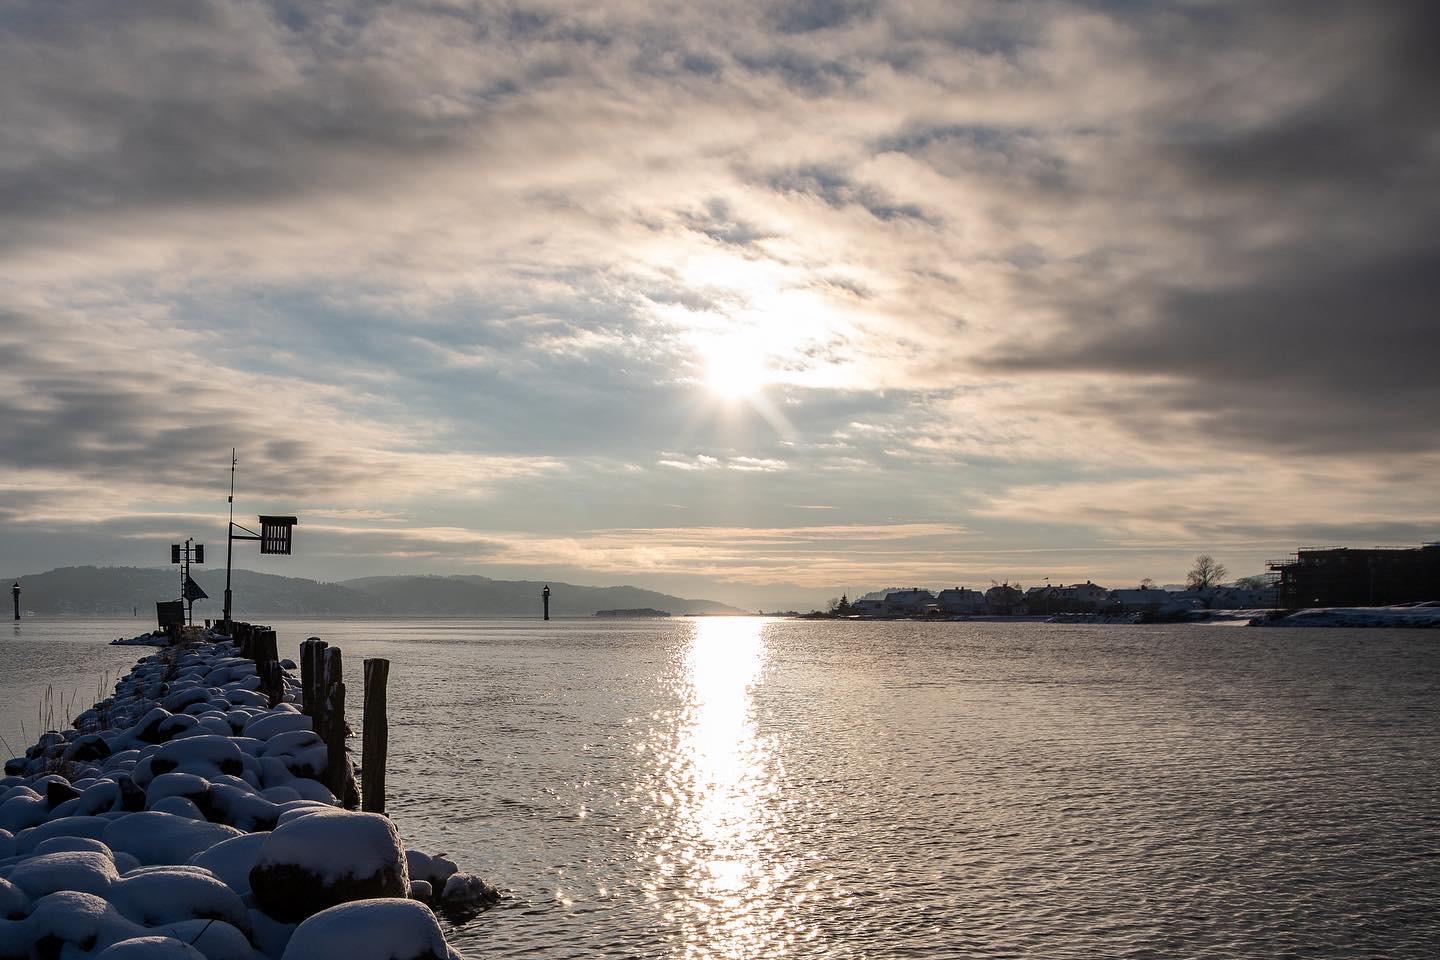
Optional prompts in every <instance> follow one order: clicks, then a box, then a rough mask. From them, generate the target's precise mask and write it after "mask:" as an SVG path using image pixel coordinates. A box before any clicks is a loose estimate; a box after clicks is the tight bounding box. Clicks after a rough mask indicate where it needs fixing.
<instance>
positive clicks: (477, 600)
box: [6, 566, 748, 619]
mask: <svg viewBox="0 0 1440 960" xmlns="http://www.w3.org/2000/svg"><path fill="white" fill-rule="evenodd" d="M191 576H192V577H193V578H194V579H195V581H196V582H197V583H199V584H200V586H201V587H202V588H203V589H204V590H205V592H206V593H208V594H209V595H210V599H208V600H200V601H197V602H196V604H195V616H196V617H202V618H203V617H209V618H211V619H218V618H219V616H220V614H221V610H222V606H221V604H222V597H223V594H224V590H225V572H224V571H223V570H200V569H197V568H196V567H191ZM17 581H18V582H19V584H20V589H21V596H20V606H21V608H22V609H23V610H25V611H27V612H33V613H36V614H40V615H47V616H48V615H60V616H67V615H68V616H103V615H128V614H130V613H131V612H132V611H135V610H138V611H140V612H142V613H145V614H146V615H147V616H153V614H154V610H155V608H154V606H153V604H154V603H155V601H157V600H169V599H173V598H174V597H175V596H177V595H178V594H179V592H180V575H179V572H178V570H177V569H176V568H174V567H169V568H167V567H96V566H78V567H57V568H55V569H53V570H47V571H45V572H44V573H32V574H27V575H24V576H20V577H12V578H8V579H7V581H6V582H17ZM547 584H548V586H549V587H550V588H551V597H550V612H551V615H552V616H557V617H576V616H587V617H588V616H593V615H594V614H595V612H596V611H598V610H604V609H617V608H640V607H656V608H659V609H663V610H670V611H672V612H674V613H677V614H703V613H720V614H724V613H730V614H734V613H746V612H748V611H744V610H740V609H738V608H736V607H732V606H729V605H727V604H723V603H719V602H716V601H713V600H703V599H692V598H685V597H676V596H671V595H669V594H664V593H660V592H658V591H654V590H646V589H643V588H640V587H633V586H628V585H622V586H606V587H590V586H583V585H579V584H571V583H565V582H563V581H558V580H551V581H540V580H496V579H493V578H491V577H483V576H478V575H473V574H455V575H445V574H430V575H397V576H382V577H358V578H354V579H350V580H342V581H339V582H336V583H325V582H322V581H318V580H309V579H306V578H303V577H285V576H280V575H277V574H269V573H257V572H255V571H253V570H235V571H233V573H232V587H233V590H234V597H235V601H234V615H235V617H236V619H244V618H248V617H262V616H274V615H277V614H283V615H290V616H481V617H484V616H490V617H510V616H538V615H539V614H540V591H541V589H542V588H543V587H544V586H546V585H547Z"/></svg>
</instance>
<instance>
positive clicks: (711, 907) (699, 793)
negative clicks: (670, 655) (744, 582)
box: [671, 618, 788, 958]
mask: <svg viewBox="0 0 1440 960" xmlns="http://www.w3.org/2000/svg"><path fill="white" fill-rule="evenodd" d="M765 656H766V648H765V639H764V621H761V620H754V619H748V618H734V619H731V618H714V619H703V620H697V621H695V622H694V633H693V635H692V637H691V640H690V645H689V648H688V649H687V650H686V652H685V663H684V667H685V682H686V684H687V685H688V690H687V695H688V696H687V703H686V707H685V710H684V712H683V715H682V718H681V726H680V730H679V739H678V744H677V746H678V748H679V749H678V757H677V763H676V764H675V766H674V767H673V768H672V770H673V776H674V778H675V779H676V780H677V781H678V782H674V783H672V785H671V786H672V789H671V792H672V794H674V795H675V796H676V798H677V803H676V810H675V818H676V821H675V826H676V832H677V834H679V835H680V836H683V837H684V838H685V839H684V842H685V844H686V847H687V849H684V850H682V851H677V852H678V853H679V855H680V858H681V860H682V861H683V868H684V871H685V874H686V876H685V880H684V882H685V884H686V886H687V887H688V889H689V897H688V903H687V907H688V909H689V912H690V916H689V917H687V918H684V922H683V928H684V929H685V932H686V942H685V945H684V952H683V955H684V956H686V957H696V958H700V957H705V958H709V957H758V956H767V957H777V956H783V955H785V954H786V953H787V952H788V951H786V950H784V949H783V941H784V940H785V939H786V937H785V935H784V933H783V931H782V930H780V929H777V927H778V925H777V924H776V923H774V922H773V921H775V920H776V919H778V918H774V917H771V916H770V915H769V914H770V911H769V909H768V906H767V900H768V893H769V890H770V887H771V885H772V883H774V882H775V881H776V880H779V879H783V873H784V870H785V868H784V867H783V866H782V865H780V864H779V863H778V862H776V861H777V858H775V857H774V856H773V855H771V854H772V852H773V847H774V843H773V837H772V836H771V831H770V829H769V826H768V825H767V820H766V817H767V809H768V807H769V806H770V800H771V798H772V797H773V795H774V794H775V793H776V791H777V790H778V789H779V788H778V783H777V775H776V762H775V757H774V752H773V750H772V749H771V747H770V745H769V744H768V743H767V742H766V741H765V740H764V739H763V738H761V737H759V736H757V735H756V730H755V719H754V711H753V709H752V700H751V697H752V693H753V691H754V689H755V688H756V686H757V685H758V684H760V683H761V682H762V674H763V670H764V667H765Z"/></svg>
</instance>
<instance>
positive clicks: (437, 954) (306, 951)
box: [282, 900, 451, 960]
mask: <svg viewBox="0 0 1440 960" xmlns="http://www.w3.org/2000/svg"><path fill="white" fill-rule="evenodd" d="M450 955H451V953H450V949H449V947H448V946H447V945H446V943H445V937H444V935H443V934H441V932H440V925H439V923H437V922H436V920H435V915H434V914H433V913H431V912H430V911H429V909H427V908H426V907H425V906H424V905H423V904H420V903H416V902H415V901H414V900H356V901H353V902H351V903H344V904H341V905H339V906H337V907H331V908H330V909H329V910H324V911H322V912H320V913H317V914H315V916H313V917H311V918H310V919H308V920H306V921H305V922H304V923H302V924H300V926H299V927H298V928H296V930H295V933H294V934H293V935H292V936H291V937H290V944H289V946H288V947H286V949H285V955H284V957H283V958H282V960H422V958H425V960H429V958H432V957H433V958H441V960H443V958H445V957H448V956H450Z"/></svg>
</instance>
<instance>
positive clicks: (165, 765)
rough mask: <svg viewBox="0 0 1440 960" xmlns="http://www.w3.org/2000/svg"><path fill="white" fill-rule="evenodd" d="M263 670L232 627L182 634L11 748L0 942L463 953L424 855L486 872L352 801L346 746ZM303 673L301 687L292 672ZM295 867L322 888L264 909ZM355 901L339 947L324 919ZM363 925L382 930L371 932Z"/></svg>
mask: <svg viewBox="0 0 1440 960" xmlns="http://www.w3.org/2000/svg"><path fill="white" fill-rule="evenodd" d="M259 686H260V683H259V678H258V676H257V675H256V672H255V665H254V664H253V663H252V662H251V661H249V660H246V659H243V658H240V657H237V656H235V650H234V647H233V645H232V644H230V643H229V642H217V643H205V644H199V645H192V646H183V647H173V648H168V649H165V650H163V651H161V652H159V653H155V654H151V655H148V656H145V657H142V658H141V659H140V660H139V661H138V662H137V663H136V665H135V667H134V669H133V670H132V671H131V672H130V673H129V674H128V675H127V676H125V677H123V678H121V679H120V680H119V681H118V682H117V683H116V685H115V693H114V695H113V696H110V697H107V698H105V699H104V700H102V701H100V702H99V703H97V704H96V705H95V706H94V707H92V708H91V709H89V710H87V711H85V712H83V713H82V714H80V716H78V717H77V718H76V719H75V727H74V729H70V730H65V731H51V732H47V733H46V734H44V735H43V736H42V737H41V738H40V739H39V740H38V741H37V742H36V744H35V745H34V746H32V747H31V748H30V749H28V750H27V751H26V752H25V754H24V756H21V757H16V758H14V759H12V760H10V761H8V762H7V763H6V764H5V770H4V773H5V776H4V777H3V778H0V958H7V960H8V958H11V957H17V958H18V957H35V956H45V957H51V956H54V957H58V958H61V960H97V958H101V957H103V958H105V960H167V958H172V957H173V958H186V960H195V958H200V960H262V958H263V960H280V958H281V957H282V956H290V957H312V956H313V957H317V958H320V960H324V958H326V957H329V956H332V955H336V956H338V955H341V954H343V955H344V960H367V958H370V957H375V958H377V960H420V958H429V957H436V958H445V960H449V958H452V957H458V956H459V955H458V954H456V953H455V952H454V951H453V950H451V949H450V948H449V947H448V946H447V945H446V944H445V941H444V937H443V935H442V934H441V932H440V929H439V926H438V925H437V924H436V921H435V919H434V917H433V915H432V914H431V913H430V911H429V909H428V907H426V906H425V905H424V904H421V903H419V902H416V901H411V900H407V899H405V897H406V895H407V894H408V893H409V892H410V891H411V884H410V882H409V877H408V874H407V860H408V861H409V862H411V863H414V864H415V865H416V866H417V867H420V868H422V869H423V876H421V875H418V874H417V876H416V878H415V879H416V881H417V883H416V884H415V891H416V892H417V893H418V894H420V895H422V896H426V897H427V899H428V898H430V897H433V896H434V893H435V891H436V890H439V889H441V887H442V885H444V884H445V883H446V882H447V881H456V882H457V883H458V884H459V885H458V886H455V889H456V890H457V891H461V890H462V888H463V889H464V890H475V889H483V888H484V885H483V884H481V883H480V882H479V881H478V879H476V878H465V876H464V875H461V874H457V872H456V867H455V864H453V863H451V862H450V861H449V860H446V859H445V858H444V857H439V856H434V857H431V856H426V855H425V854H423V853H420V852H418V851H410V852H409V853H408V854H407V852H406V851H405V850H404V848H403V846H402V845H401V842H400V838H399V835H398V833H397V832H396V830H395V827H394V825H393V824H391V822H390V821H389V820H387V819H385V818H384V817H381V816H378V815H375V814H365V813H350V812H344V811H340V810H337V809H336V800H335V797H334V795H333V794H331V792H330V791H329V789H327V788H326V787H325V785H324V784H322V783H320V782H319V780H318V779H317V777H318V775H320V774H321V773H322V772H323V771H324V769H325V766H326V764H327V761H328V750H327V748H326V746H325V744H324V742H323V741H322V740H321V739H320V738H319V737H318V736H317V735H316V734H315V732H314V731H313V729H312V728H313V724H312V722H311V720H310V718H309V717H307V716H305V715H304V714H302V713H300V712H299V710H298V708H297V707H296V705H295V704H294V703H293V702H284V703H281V704H279V705H278V706H275V707H271V706H270V705H269V702H268V699H267V698H266V697H265V696H264V695H263V694H260V693H257V692H255V691H256V690H257V689H258V687H259ZM285 690H286V692H285V696H286V697H287V698H288V699H289V700H292V701H293V700H294V699H295V697H296V696H297V695H298V692H297V691H298V687H297V685H296V684H295V683H294V682H293V680H291V679H290V678H286V684H285ZM57 771H58V772H57ZM262 863H269V864H271V865H272V866H280V867H282V868H283V869H281V870H280V871H279V873H278V874H275V873H274V872H273V871H272V875H271V876H270V877H269V880H268V882H269V883H270V884H271V889H270V893H271V894H272V897H271V899H270V900H269V901H268V905H267V900H266V897H265V896H264V895H257V894H256V892H255V890H256V889H257V888H256V884H255V882H254V877H255V876H257V875H259V873H257V871H259V868H260V867H261V865H262ZM260 872H261V873H263V871H260ZM305 878H309V879H308V880H306V879H305ZM297 879H298V880H299V881H302V882H300V883H299V885H298V887H297V886H296V883H297ZM469 880H474V883H470V882H468V881H469ZM461 881H465V882H461ZM287 883H288V884H290V885H291V887H290V888H288V889H291V890H294V889H298V890H299V891H300V893H299V895H298V896H297V897H295V898H289V899H299V900H305V899H306V898H307V897H308V898H309V900H308V901H307V904H308V905H305V906H304V907H303V909H301V910H300V911H299V912H298V914H297V915H296V916H293V917H292V916H289V915H287V914H289V913H291V912H293V911H291V910H285V909H280V910H278V914H279V915H275V916H272V915H269V914H267V913H266V912H264V911H265V910H266V909H275V901H274V897H273V894H274V892H275V890H276V889H284V888H285V885H286V884H287ZM477 885H478V886H477ZM427 887H428V888H429V889H428V890H427V889H426V888H427ZM263 893H264V891H262V894H263ZM287 897H288V895H287ZM317 897H318V899H317ZM327 897H328V898H329V899H325V898H327ZM372 897H384V898H385V899H369V898H372ZM345 901H349V902H345ZM336 903H339V904H340V906H332V904H336ZM353 906H361V907H363V909H360V910H358V911H356V912H353V913H342V914H341V916H342V917H348V918H350V919H349V920H342V921H341V922H340V927H342V928H343V929H344V931H345V936H344V937H342V938H341V940H342V941H343V943H344V944H347V945H348V946H344V947H343V948H342V949H339V951H338V952H336V950H337V948H336V947H334V946H333V944H332V943H331V941H333V940H335V939H336V936H337V935H336V934H334V933H333V932H327V931H329V930H331V929H332V928H331V926H330V924H332V923H333V922H334V921H333V920H323V921H321V922H319V923H316V921H317V920H319V919H320V918H322V917H325V916H327V915H329V914H333V913H335V912H336V911H344V910H345V909H346V908H348V907H353ZM327 907H329V908H330V909H328V910H327V909H325V908H327ZM397 907H398V910H397ZM414 911H419V912H418V913H416V912H414ZM312 913H313V914H314V916H311V917H309V919H306V920H305V922H304V923H303V924H301V925H299V926H296V925H294V924H292V923H288V922H286V921H287V920H291V919H300V918H302V917H305V916H306V915H308V914H312ZM356 924H358V925H359V928H360V929H361V930H365V931H368V933H365V934H364V935H363V936H360V937H359V941H360V942H358V943H357V941H356V939H355V936H354V933H355V928H356ZM304 931H308V932H305V933H304V936H303V937H301V933H302V932H304ZM292 935H293V937H292ZM293 938H299V945H298V946H297V945H296V944H294V943H292V942H291V941H292V939H293ZM319 941H324V944H323V945H322V946H315V943H317V942H319ZM307 943H308V944H310V945H309V946H307V945H306V944H307Z"/></svg>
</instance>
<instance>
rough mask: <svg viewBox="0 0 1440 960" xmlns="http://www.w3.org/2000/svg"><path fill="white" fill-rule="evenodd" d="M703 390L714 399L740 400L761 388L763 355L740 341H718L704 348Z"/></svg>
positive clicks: (753, 347) (763, 382) (762, 382)
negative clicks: (714, 397) (714, 396)
mask: <svg viewBox="0 0 1440 960" xmlns="http://www.w3.org/2000/svg"><path fill="white" fill-rule="evenodd" d="M703 360H704V364H705V386H706V387H707V388H708V389H709V390H710V392H711V393H714V394H715V395H716V396H719V397H724V398H725V399H728V400H741V399H744V398H746V397H751V396H754V395H755V394H756V393H758V392H759V391H760V388H761V387H763V386H765V383H766V380H767V374H768V371H767V369H766V364H765V355H764V353H763V352H761V351H759V350H757V349H756V348H755V346H754V344H751V343H748V342H746V341H744V340H742V339H740V338H735V339H730V340H719V341H715V342H712V343H710V344H708V345H707V346H706V347H705V348H704V353H703Z"/></svg>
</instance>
